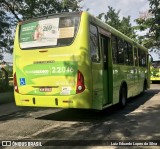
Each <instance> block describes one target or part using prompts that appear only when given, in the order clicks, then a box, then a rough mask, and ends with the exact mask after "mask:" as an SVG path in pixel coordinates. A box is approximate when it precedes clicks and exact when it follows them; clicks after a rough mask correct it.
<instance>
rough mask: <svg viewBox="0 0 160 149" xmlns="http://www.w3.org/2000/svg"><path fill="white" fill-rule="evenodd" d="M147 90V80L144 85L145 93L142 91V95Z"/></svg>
mask: <svg viewBox="0 0 160 149" xmlns="http://www.w3.org/2000/svg"><path fill="white" fill-rule="evenodd" d="M145 90H147V81H146V80H145V81H144V83H143V91H142V93H144V92H145Z"/></svg>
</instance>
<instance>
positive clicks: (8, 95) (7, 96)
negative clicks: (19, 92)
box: [0, 91, 14, 105]
mask: <svg viewBox="0 0 160 149" xmlns="http://www.w3.org/2000/svg"><path fill="white" fill-rule="evenodd" d="M10 102H14V93H13V91H9V92H5V93H0V105H1V104H4V103H10Z"/></svg>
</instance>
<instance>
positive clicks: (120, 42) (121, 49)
mask: <svg viewBox="0 0 160 149" xmlns="http://www.w3.org/2000/svg"><path fill="white" fill-rule="evenodd" d="M118 63H119V64H124V47H123V40H121V39H118Z"/></svg>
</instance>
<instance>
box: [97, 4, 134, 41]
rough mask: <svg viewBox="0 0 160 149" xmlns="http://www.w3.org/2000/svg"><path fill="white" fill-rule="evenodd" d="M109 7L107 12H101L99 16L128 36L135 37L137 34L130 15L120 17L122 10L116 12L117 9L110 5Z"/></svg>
mask: <svg viewBox="0 0 160 149" xmlns="http://www.w3.org/2000/svg"><path fill="white" fill-rule="evenodd" d="M108 9H109V10H108V12H107V13H106V14H105V13H101V14H99V15H98V18H99V19H102V20H104V22H105V23H107V24H109V25H110V26H112V27H114V28H115V29H117V30H119V31H120V32H122V33H123V34H125V35H127V36H128V37H130V38H132V39H135V37H136V35H135V32H134V29H133V27H132V25H131V23H130V16H128V17H123V18H122V19H120V17H119V13H120V10H118V11H117V12H116V10H115V9H113V8H112V7H110V6H109V7H108Z"/></svg>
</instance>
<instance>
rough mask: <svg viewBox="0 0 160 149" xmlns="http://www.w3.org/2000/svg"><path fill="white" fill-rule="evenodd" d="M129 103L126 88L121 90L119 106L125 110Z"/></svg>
mask: <svg viewBox="0 0 160 149" xmlns="http://www.w3.org/2000/svg"><path fill="white" fill-rule="evenodd" d="M126 103H127V90H126V88H125V87H124V86H122V87H121V89H120V95H119V106H120V108H124V107H125V106H126Z"/></svg>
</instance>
